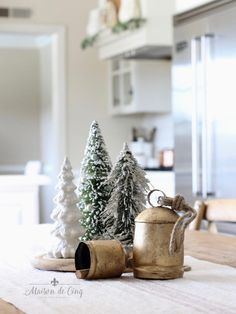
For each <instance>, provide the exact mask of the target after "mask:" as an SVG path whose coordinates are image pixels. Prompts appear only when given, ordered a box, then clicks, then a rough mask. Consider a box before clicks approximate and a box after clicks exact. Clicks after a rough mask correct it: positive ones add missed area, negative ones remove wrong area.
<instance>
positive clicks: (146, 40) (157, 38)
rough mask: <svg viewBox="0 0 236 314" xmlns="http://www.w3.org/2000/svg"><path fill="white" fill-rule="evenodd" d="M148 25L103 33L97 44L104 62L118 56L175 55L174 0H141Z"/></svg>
mask: <svg viewBox="0 0 236 314" xmlns="http://www.w3.org/2000/svg"><path fill="white" fill-rule="evenodd" d="M140 4H141V14H142V18H144V19H146V22H145V23H144V25H142V26H141V27H140V28H138V29H135V30H126V31H123V32H120V33H118V34H116V33H113V32H112V31H111V30H106V31H103V32H102V33H101V34H100V35H99V39H98V41H97V47H98V54H99V58H100V59H110V58H114V57H116V56H126V57H127V56H131V57H134V58H135V57H142V56H143V55H144V56H147V55H148V56H149V57H150V58H151V57H153V55H155V57H157V56H158V57H166V56H170V55H171V46H172V16H173V14H174V7H175V1H174V0H165V1H163V0H140Z"/></svg>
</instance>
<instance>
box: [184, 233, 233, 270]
mask: <svg viewBox="0 0 236 314" xmlns="http://www.w3.org/2000/svg"><path fill="white" fill-rule="evenodd" d="M185 255H190V256H192V257H195V258H198V259H202V260H206V261H209V262H212V263H217V264H223V265H228V266H232V267H236V236H230V235H222V234H211V233H209V232H204V231H187V232H186V234H185Z"/></svg>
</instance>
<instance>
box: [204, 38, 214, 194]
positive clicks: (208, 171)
mask: <svg viewBox="0 0 236 314" xmlns="http://www.w3.org/2000/svg"><path fill="white" fill-rule="evenodd" d="M213 37H214V35H213V34H206V35H204V36H202V37H201V56H202V82H203V101H202V110H201V111H202V149H201V151H202V196H203V197H204V198H207V197H208V196H213V195H214V192H213V188H212V167H211V163H212V157H213V154H212V130H211V121H210V120H209V113H208V111H209V62H210V59H211V53H210V49H211V39H212V38H213Z"/></svg>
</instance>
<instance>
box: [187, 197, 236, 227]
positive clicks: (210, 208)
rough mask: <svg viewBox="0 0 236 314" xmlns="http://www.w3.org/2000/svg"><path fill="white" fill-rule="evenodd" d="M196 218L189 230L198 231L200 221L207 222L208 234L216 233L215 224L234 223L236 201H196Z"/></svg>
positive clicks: (235, 219)
mask: <svg viewBox="0 0 236 314" xmlns="http://www.w3.org/2000/svg"><path fill="white" fill-rule="evenodd" d="M194 208H195V209H196V210H197V217H196V218H195V220H194V221H193V222H192V223H191V224H190V226H189V229H190V230H200V228H201V222H202V220H206V221H207V229H208V231H209V232H212V233H217V232H218V231H217V226H216V222H236V199H212V200H205V201H196V202H195V204H194Z"/></svg>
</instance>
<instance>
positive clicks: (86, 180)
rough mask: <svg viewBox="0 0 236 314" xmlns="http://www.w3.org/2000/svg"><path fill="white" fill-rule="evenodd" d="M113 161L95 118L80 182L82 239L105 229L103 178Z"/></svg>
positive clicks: (107, 191)
mask: <svg viewBox="0 0 236 314" xmlns="http://www.w3.org/2000/svg"><path fill="white" fill-rule="evenodd" d="M111 168H112V164H111V160H110V157H109V155H108V152H107V149H106V146H105V142H104V139H103V136H102V134H101V130H100V127H99V125H98V123H97V121H93V122H92V124H91V127H90V132H89V137H88V141H87V145H86V149H85V153H84V159H83V161H82V167H81V173H80V183H79V188H78V190H79V203H78V206H79V209H80V211H81V213H82V219H81V224H82V226H83V227H84V230H85V232H84V234H83V236H82V237H81V240H83V241H88V240H92V239H96V238H99V237H100V236H101V235H102V234H103V232H104V226H103V222H102V219H101V216H102V213H103V212H104V210H105V207H106V205H107V202H108V200H109V197H110V193H111V189H110V186H109V184H107V182H106V180H107V177H108V175H109V173H110V171H111Z"/></svg>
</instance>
